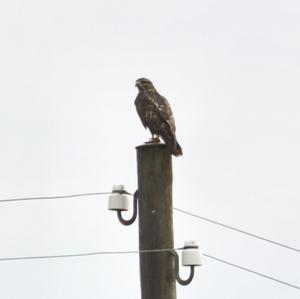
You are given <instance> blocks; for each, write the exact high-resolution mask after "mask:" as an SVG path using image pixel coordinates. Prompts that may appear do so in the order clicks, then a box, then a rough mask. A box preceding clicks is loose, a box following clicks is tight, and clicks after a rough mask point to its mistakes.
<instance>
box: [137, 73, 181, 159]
mask: <svg viewBox="0 0 300 299" xmlns="http://www.w3.org/2000/svg"><path fill="white" fill-rule="evenodd" d="M135 86H136V87H137V88H138V90H139V93H138V95H137V97H136V99H135V102H134V103H135V106H136V110H137V113H138V115H139V117H140V119H141V121H142V123H143V125H144V127H145V128H149V130H150V132H151V134H152V138H151V139H150V141H149V143H159V142H160V140H159V137H161V138H162V139H163V140H164V142H165V143H166V145H167V147H168V149H169V150H170V152H171V153H172V154H173V155H174V156H180V155H182V149H181V147H180V145H179V143H178V142H177V140H176V135H175V131H176V127H175V121H174V118H173V114H172V110H171V106H170V104H169V102H168V101H167V100H166V99H165V98H164V97H163V96H161V95H160V94H159V93H158V92H157V91H156V89H155V87H154V86H153V84H152V82H151V81H150V80H149V79H146V78H140V79H138V80H136V83H135Z"/></svg>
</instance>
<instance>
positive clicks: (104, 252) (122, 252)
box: [0, 248, 183, 261]
mask: <svg viewBox="0 0 300 299" xmlns="http://www.w3.org/2000/svg"><path fill="white" fill-rule="evenodd" d="M182 249H183V248H174V249H173V248H169V249H168V248H167V249H148V250H132V251H95V252H87V253H74V254H58V255H40V256H22V257H6V258H0V261H17V260H38V259H56V258H69V257H83V256H93V255H113V254H136V253H151V252H152V253H153V252H167V251H174V250H182Z"/></svg>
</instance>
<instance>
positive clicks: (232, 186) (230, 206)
mask: <svg viewBox="0 0 300 299" xmlns="http://www.w3.org/2000/svg"><path fill="white" fill-rule="evenodd" d="M299 20H300V4H299V1H296V0H295V1H292V0H286V1H270V0H260V1H257V0H254V1H251V2H250V1H233V0H229V1H220V0H215V1H207V0H204V1H192V0H187V1H157V0H154V1H150V2H149V1H137V0H133V1H120V0H119V1H94V0H93V1H91V0H87V1H68V0H60V1H57V0H54V1H51V2H49V1H47V2H46V1H37V0H27V1H16V0H9V1H8V0H2V1H1V3H0V37H1V47H0V66H1V67H0V80H1V85H0V98H1V102H0V122H1V126H0V136H1V141H0V143H1V156H0V166H1V167H0V182H1V183H0V185H1V188H0V199H6V198H13V197H22V196H40V195H41V196H47V195H59V194H73V193H82V192H97V191H109V190H110V189H111V186H112V185H113V184H116V183H123V184H125V185H126V187H127V189H128V190H129V191H134V190H135V189H136V186H137V178H136V160H135V146H136V145H139V144H141V143H143V142H144V141H146V140H147V139H148V138H149V133H148V132H146V131H145V130H144V129H143V127H142V125H141V123H140V120H139V119H138V116H137V114H136V112H135V107H134V105H133V101H134V99H135V96H136V94H137V90H136V88H135V87H134V82H135V80H136V79H137V78H139V77H141V76H145V77H149V78H150V79H152V81H153V82H154V84H155V86H156V87H157V89H158V90H159V92H160V93H161V94H162V95H164V96H165V97H166V98H167V99H168V100H169V102H170V103H171V106H172V108H173V113H174V116H175V120H176V125H177V135H178V140H179V142H180V144H181V145H182V148H183V151H184V156H183V157H180V158H174V159H173V165H174V186H173V189H174V192H173V193H174V206H176V207H178V208H182V209H186V210H188V211H191V212H194V213H198V214H200V215H202V216H205V217H210V218H213V219H216V220H218V221H221V222H224V223H226V224H229V225H232V226H236V227H239V228H241V229H244V230H247V231H250V232H253V233H255V234H258V235H261V236H265V237H268V238H270V239H273V240H277V241H278V242H283V243H286V244H289V245H291V246H294V247H297V248H300V237H299V235H300V219H299V208H300V203H299V200H300V184H299V181H300V172H299V169H300V157H299V152H300V118H299V110H300V103H299V96H300V88H299V80H300V55H299V53H300V40H299V36H300V21H299ZM174 221H175V222H174V231H175V241H176V242H175V243H176V244H175V245H176V247H179V246H182V245H183V243H184V241H185V240H188V239H196V240H198V242H199V244H200V246H201V250H202V251H203V252H205V253H208V254H211V255H215V256H217V257H220V258H223V259H225V260H229V261H231V262H233V263H237V264H239V265H241V266H245V267H249V268H251V269H253V270H256V271H260V272H263V273H265V274H267V275H270V276H274V277H276V278H278V279H282V280H285V281H287V282H290V283H293V284H297V285H300V271H299V268H300V255H299V254H297V253H294V252H291V251H288V250H285V249H282V248H278V247H276V246H274V245H270V244H266V243H264V242H262V241H258V240H254V239H251V238H249V237H246V236H242V235H240V234H238V233H235V232H230V231H227V230H225V229H221V228H219V227H216V226H214V225H212V224H208V223H205V222H202V221H200V220H196V219H193V218H191V217H188V216H184V215H181V214H179V213H177V212H174ZM137 237H138V235H137V224H134V225H133V226H131V227H124V226H121V225H120V224H119V223H118V221H117V218H116V215H115V214H114V213H111V212H109V211H107V198H106V197H105V196H98V197H97V196H95V197H90V198H88V197H87V198H77V199H63V200H52V201H50V200H49V201H40V202H39V201H35V202H26V203H25V202H23V203H21V202H19V203H16V202H15V203H2V204H1V205H0V240H1V246H0V257H10V256H24V255H47V254H62V253H66V254H68V253H78V252H89V251H98V250H134V249H136V248H137V246H138V244H137ZM181 270H182V271H183V273H185V272H184V269H181ZM138 271H139V266H138V256H136V255H128V256H94V257H85V258H70V259H61V260H35V261H14V262H13V261H9V262H1V263H0V280H1V290H0V297H1V298H4V299H19V298H28V299H29V298H30V299H54V298H55V299H82V298H89V299H96V298H97V299H98V298H104V297H105V298H106V299H115V298H120V297H121V296H122V298H139V297H140V289H139V272H138ZM177 293H178V298H182V299H187V298H189V299H191V298H212V299H216V298H222V299H223V298H230V299H239V298H241V297H242V298H243V299H250V298H251V299H252V298H257V299H265V298H272V299H296V298H299V291H297V290H295V289H291V288H288V287H286V286H282V285H279V284H276V283H274V282H271V281H268V280H265V279H262V278H259V277H256V276H254V275H252V274H249V273H246V272H242V271H240V270H237V269H234V268H231V267H229V266H226V265H222V264H220V263H218V262H214V261H211V260H208V259H204V265H203V267H201V268H198V269H197V271H196V276H195V279H194V281H193V282H192V283H191V284H190V285H189V286H187V287H181V286H178V287H177Z"/></svg>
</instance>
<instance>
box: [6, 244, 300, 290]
mask: <svg viewBox="0 0 300 299" xmlns="http://www.w3.org/2000/svg"><path fill="white" fill-rule="evenodd" d="M174 250H183V248H174V249H173V248H166V249H149V250H132V251H95V252H87V253H74V254H61V255H42V256H23V257H7V258H0V261H19V260H37V259H57V258H72V257H85V256H95V255H116V254H140V253H159V252H168V251H174ZM202 255H203V256H205V257H208V258H210V259H213V260H215V261H218V262H221V263H224V264H226V265H229V266H232V267H235V268H238V269H240V270H243V271H247V272H250V273H252V274H255V275H258V276H260V277H263V278H266V279H269V280H272V281H274V282H277V283H280V284H283V285H286V286H288V287H291V288H294V289H297V290H300V286H297V285H294V284H291V283H288V282H286V281H283V280H280V279H277V278H274V277H271V276H269V275H266V274H263V273H260V272H257V271H254V270H251V269H249V268H246V267H242V266H239V265H237V264H233V263H231V262H228V261H225V260H223V259H220V258H217V257H214V256H212V255H209V254H205V253H203V254H202Z"/></svg>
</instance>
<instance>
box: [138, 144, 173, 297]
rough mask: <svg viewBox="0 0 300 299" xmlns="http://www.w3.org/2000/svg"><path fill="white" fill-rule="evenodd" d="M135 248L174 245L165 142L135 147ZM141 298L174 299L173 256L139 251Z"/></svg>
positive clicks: (170, 192) (170, 171) (169, 171)
mask: <svg viewBox="0 0 300 299" xmlns="http://www.w3.org/2000/svg"><path fill="white" fill-rule="evenodd" d="M137 165H138V194H139V205H138V209H139V248H140V250H145V249H163V248H174V238H173V204H172V157H171V154H170V151H169V150H168V148H167V147H166V145H165V144H148V145H142V146H138V147H137ZM140 278H141V292H142V297H141V298H142V299H175V298H176V283H175V273H174V256H173V255H172V254H170V253H169V252H161V253H147V254H143V253H141V254H140Z"/></svg>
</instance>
